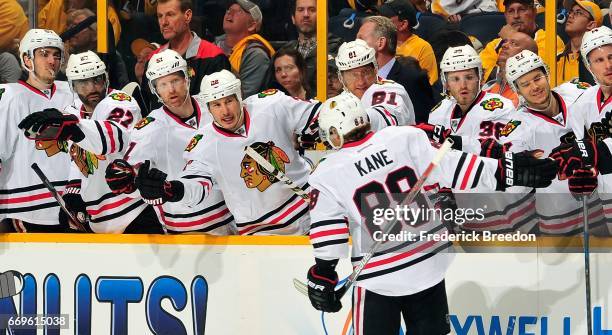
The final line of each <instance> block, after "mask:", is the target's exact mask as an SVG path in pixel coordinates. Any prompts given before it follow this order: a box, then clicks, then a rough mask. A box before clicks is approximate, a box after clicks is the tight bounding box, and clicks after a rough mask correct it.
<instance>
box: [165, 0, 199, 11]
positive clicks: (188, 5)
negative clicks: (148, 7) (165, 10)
mask: <svg viewBox="0 0 612 335" xmlns="http://www.w3.org/2000/svg"><path fill="white" fill-rule="evenodd" d="M170 1H172V0H158V1H157V3H158V4H164V3H168V2H170ZM178 2H179V3H180V4H181V12H183V13H185V12H186V11H187V10H188V9H191V10H193V3H192V2H191V0H178Z"/></svg>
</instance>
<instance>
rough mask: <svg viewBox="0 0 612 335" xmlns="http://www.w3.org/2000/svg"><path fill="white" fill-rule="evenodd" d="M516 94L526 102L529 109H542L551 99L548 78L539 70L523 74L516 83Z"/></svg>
mask: <svg viewBox="0 0 612 335" xmlns="http://www.w3.org/2000/svg"><path fill="white" fill-rule="evenodd" d="M516 86H517V88H518V93H519V94H520V95H521V96H523V98H525V100H527V103H528V104H529V107H533V108H536V109H544V108H546V107H547V106H548V105H549V103H550V99H551V98H552V96H551V94H550V84H549V83H548V77H546V74H545V73H544V72H543V71H542V70H541V69H535V70H533V71H531V72H529V73H526V74H524V75H523V76H522V77H520V78H519V79H518V80H517V81H516Z"/></svg>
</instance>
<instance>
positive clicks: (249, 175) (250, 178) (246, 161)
mask: <svg viewBox="0 0 612 335" xmlns="http://www.w3.org/2000/svg"><path fill="white" fill-rule="evenodd" d="M240 177H241V178H242V179H244V184H245V185H246V187H248V188H256V187H257V189H260V188H262V187H263V190H265V189H266V188H267V187H268V186H269V185H266V184H269V182H268V178H267V177H266V176H265V175H264V174H262V173H261V171H259V168H258V167H257V162H255V160H254V159H253V158H251V157H249V156H246V155H245V156H244V158H243V159H242V162H240ZM260 191H262V190H261V189H260Z"/></svg>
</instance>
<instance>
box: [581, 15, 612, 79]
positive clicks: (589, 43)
mask: <svg viewBox="0 0 612 335" xmlns="http://www.w3.org/2000/svg"><path fill="white" fill-rule="evenodd" d="M608 44H612V29H610V28H608V27H606V26H601V27H597V28H594V29H591V30H589V31H587V32H586V33H584V36H582V43H581V44H580V55H581V56H582V61H583V62H584V65H585V66H586V68H587V69H588V70H589V72H591V74H592V75H593V78H594V79H595V81H597V78H595V75H594V74H593V71H591V64H589V53H590V52H591V51H593V50H594V49H597V48H600V47H603V46H604V45H608Z"/></svg>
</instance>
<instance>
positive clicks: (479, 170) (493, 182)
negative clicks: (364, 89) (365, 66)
mask: <svg viewBox="0 0 612 335" xmlns="http://www.w3.org/2000/svg"><path fill="white" fill-rule="evenodd" d="M367 119H368V118H367V114H366V112H365V111H364V109H363V107H362V106H361V104H360V102H359V101H358V100H357V99H356V98H355V97H350V96H342V95H341V96H338V97H335V98H332V99H329V100H328V101H326V102H325V104H324V106H323V107H322V108H321V113H320V115H319V128H320V130H319V131H320V133H321V138H322V139H323V140H325V141H327V142H328V143H330V144H331V146H332V147H334V148H336V149H339V151H338V152H335V153H332V154H330V155H328V156H327V157H326V158H325V160H323V161H321V162H320V163H319V166H318V167H317V169H316V170H315V171H314V172H313V174H312V175H311V177H310V183H311V185H312V191H311V203H310V215H311V222H312V223H311V227H310V240H311V243H312V244H313V247H314V254H315V261H316V264H315V265H314V266H312V267H311V268H310V270H309V271H308V274H307V276H308V282H309V283H308V295H309V298H310V301H311V303H312V305H313V306H314V307H315V308H316V309H318V310H322V311H326V312H337V311H338V310H340V308H341V303H340V300H339V298H338V295H337V293H336V292H335V291H334V287H335V286H336V284H337V282H338V275H337V273H336V271H335V270H334V268H335V266H336V264H337V262H338V259H339V258H345V257H347V256H348V237H349V234H350V235H351V236H352V237H353V247H352V252H351V255H352V259H351V260H352V261H353V265H356V264H357V263H359V261H360V259H361V258H362V257H363V256H364V254H365V252H366V251H367V249H368V247H367V246H366V245H364V242H369V241H370V240H371V239H372V237H373V235H371V234H370V233H369V232H374V231H376V230H378V229H381V228H380V227H379V226H373V225H371V224H372V222H370V221H371V219H372V216H369V213H370V210H372V208H365V207H364V206H362V205H361V200H362V199H361V195H362V194H366V193H367V194H369V195H375V196H376V197H377V200H378V203H382V204H384V203H386V204H389V203H390V202H392V201H398V202H399V201H401V200H402V199H401V198H400V199H397V196H398V194H399V193H407V192H408V191H409V187H410V186H411V185H414V184H415V182H416V181H417V179H418V178H420V176H421V175H422V174H423V173H424V170H425V168H426V167H427V166H428V165H429V162H430V161H432V159H433V157H434V156H435V155H436V153H437V150H436V149H435V148H434V147H433V146H432V144H431V142H430V140H429V138H428V137H427V135H426V134H425V132H423V131H422V130H420V129H418V128H416V127H388V128H385V129H382V130H380V131H378V132H375V133H373V132H371V131H370V124H369V123H368V122H367ZM465 160H474V162H475V165H474V168H473V169H466V168H465V166H464V165H463V163H462V162H463V161H465ZM375 161H378V162H379V163H376V164H373V163H372V162H375ZM370 166H371V167H370ZM360 167H361V168H360ZM364 167H366V168H365V169H364ZM556 171H557V169H556V164H555V162H554V161H553V160H551V159H548V158H546V159H536V158H532V157H531V156H529V155H528V154H524V153H516V154H510V155H508V156H506V157H504V158H502V159H501V160H499V161H498V160H495V159H491V158H486V157H478V156H476V155H474V154H469V153H465V152H461V151H455V150H451V151H450V152H449V153H448V154H447V155H446V156H445V158H443V159H442V161H441V163H440V165H439V167H438V168H436V169H434V170H433V172H432V173H431V175H430V177H429V180H428V181H427V183H426V185H433V184H436V183H439V184H441V186H445V187H451V188H453V187H458V184H459V183H458V182H456V181H454V180H453V176H454V175H458V176H459V178H458V179H457V180H458V181H459V182H461V183H466V184H467V185H469V188H470V190H471V191H494V190H504V189H505V188H506V187H508V186H510V185H524V186H529V187H546V186H548V185H550V182H551V180H552V178H554V177H555V175H556ZM423 189H427V186H425V187H424V188H423ZM394 197H395V198H394ZM383 206H384V205H383ZM368 216H369V217H368ZM362 217H364V218H363V219H362ZM347 220H348V222H347ZM424 224H425V225H427V228H422V226H419V227H418V228H416V229H419V230H422V229H426V230H427V231H430V232H434V231H435V232H436V233H437V234H443V233H444V231H445V230H446V228H445V226H443V225H442V224H441V223H440V222H435V221H434V222H428V223H424ZM364 226H365V227H364ZM404 228H407V229H411V228H410V227H404ZM413 228H414V227H413ZM396 231H397V230H396ZM405 244H406V246H405V247H404V249H403V250H402V251H401V252H399V251H394V252H391V253H387V252H380V253H376V254H375V256H374V257H372V259H371V261H370V262H369V263H368V265H367V266H366V267H365V268H364V270H363V272H362V273H361V275H360V276H359V277H358V280H357V282H356V284H355V285H356V287H355V290H354V294H353V327H354V329H355V334H362V335H368V334H370V335H373V334H375V335H387V334H388V335H396V334H397V333H398V331H399V327H400V323H401V320H400V318H401V315H403V317H404V321H405V323H406V327H407V333H409V334H414V335H439V334H448V333H449V332H450V325H449V324H448V319H447V315H448V304H447V299H446V291H445V286H444V275H445V272H446V269H447V267H448V265H449V264H450V261H451V260H452V257H453V256H452V254H449V253H448V252H446V249H447V248H448V247H450V245H449V244H448V242H443V241H440V242H435V241H427V240H424V241H419V240H418V239H417V240H416V241H414V242H407V243H405ZM417 311H418V312H417Z"/></svg>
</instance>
